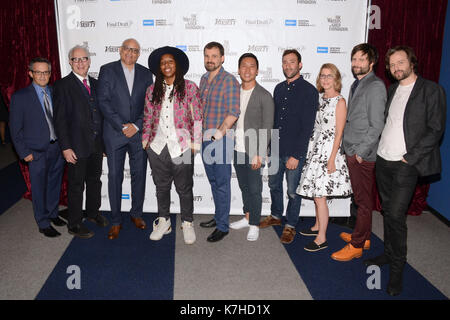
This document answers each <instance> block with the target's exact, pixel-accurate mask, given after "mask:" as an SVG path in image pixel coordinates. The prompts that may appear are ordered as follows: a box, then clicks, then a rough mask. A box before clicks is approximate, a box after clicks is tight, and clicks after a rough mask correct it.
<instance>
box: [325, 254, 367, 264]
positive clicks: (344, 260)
mask: <svg viewBox="0 0 450 320" xmlns="http://www.w3.org/2000/svg"><path fill="white" fill-rule="evenodd" d="M361 257H362V253H361V254H360V255H357V256H354V257H351V258H350V259H338V258H335V257H333V256H331V259H333V260H336V261H341V262H347V261H351V260H353V259H358V258H361Z"/></svg>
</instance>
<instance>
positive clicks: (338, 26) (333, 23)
mask: <svg viewBox="0 0 450 320" xmlns="http://www.w3.org/2000/svg"><path fill="white" fill-rule="evenodd" d="M341 20H342V17H341V16H334V17H330V18H327V21H328V23H329V24H330V26H329V28H328V30H330V31H348V27H343V26H342V21H341Z"/></svg>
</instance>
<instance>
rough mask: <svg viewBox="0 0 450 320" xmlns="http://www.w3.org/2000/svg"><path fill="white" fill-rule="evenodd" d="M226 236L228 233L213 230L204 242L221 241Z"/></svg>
mask: <svg viewBox="0 0 450 320" xmlns="http://www.w3.org/2000/svg"><path fill="white" fill-rule="evenodd" d="M227 234H228V232H223V231H220V230H219V229H215V230H214V231H213V233H211V234H210V235H209V237H208V238H207V239H206V240H207V241H209V242H217V241H220V240H222V239H223V238H224V237H225V236H226V235H227Z"/></svg>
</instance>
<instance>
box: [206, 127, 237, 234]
mask: <svg viewBox="0 0 450 320" xmlns="http://www.w3.org/2000/svg"><path fill="white" fill-rule="evenodd" d="M233 148H234V142H233V139H231V138H228V137H226V136H225V137H223V138H222V139H220V140H216V141H205V142H203V144H202V160H203V165H204V166H205V171H206V175H207V177H208V181H209V183H210V184H211V192H212V195H213V199H214V206H215V214H214V219H215V220H216V224H217V229H219V230H220V231H222V232H228V228H229V216H230V206H231V160H232V158H233Z"/></svg>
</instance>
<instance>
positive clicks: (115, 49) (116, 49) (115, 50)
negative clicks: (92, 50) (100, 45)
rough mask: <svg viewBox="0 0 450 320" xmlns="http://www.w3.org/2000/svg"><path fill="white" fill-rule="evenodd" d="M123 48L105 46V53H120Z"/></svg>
mask: <svg viewBox="0 0 450 320" xmlns="http://www.w3.org/2000/svg"><path fill="white" fill-rule="evenodd" d="M120 47H121V46H105V52H109V53H111V52H119V49H120Z"/></svg>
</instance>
